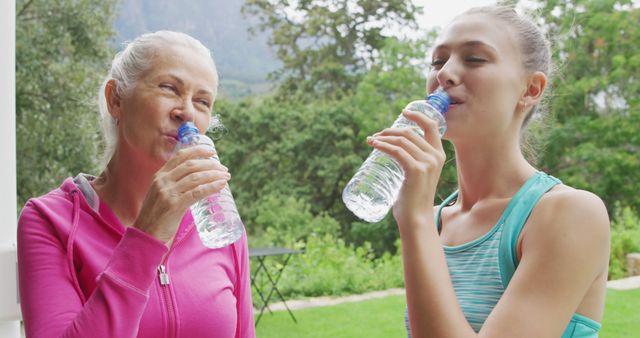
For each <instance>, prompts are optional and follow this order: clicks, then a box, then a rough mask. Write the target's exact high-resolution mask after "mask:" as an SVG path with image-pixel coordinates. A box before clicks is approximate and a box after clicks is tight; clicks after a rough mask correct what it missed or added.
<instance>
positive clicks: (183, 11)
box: [114, 0, 280, 98]
mask: <svg viewBox="0 0 640 338" xmlns="http://www.w3.org/2000/svg"><path fill="white" fill-rule="evenodd" d="M243 3H244V1H243V0H183V1H175V0H121V2H120V4H119V6H118V12H117V17H116V20H115V23H114V25H115V27H114V29H115V32H116V37H115V43H116V44H117V49H118V50H119V49H121V47H122V44H123V43H124V42H125V41H128V40H132V39H134V38H135V37H136V36H138V35H140V34H142V33H145V32H153V31H157V30H162V29H167V30H174V31H181V32H184V33H187V34H189V35H191V36H193V37H195V38H197V39H199V40H200V41H202V43H203V44H204V45H205V46H207V47H209V49H210V50H211V52H212V53H213V57H214V60H215V62H216V66H217V67H218V73H219V75H220V93H221V95H222V96H226V97H230V98H239V97H242V96H247V95H253V94H259V93H263V92H265V91H268V90H269V87H270V84H269V83H268V82H267V80H266V76H267V74H268V73H269V72H271V71H273V70H274V69H276V68H278V67H279V65H280V64H279V62H278V60H277V59H276V58H275V57H274V54H273V53H272V52H271V51H270V49H269V47H268V45H267V38H268V35H267V34H266V33H264V32H261V33H260V34H258V35H251V34H249V31H248V30H249V28H250V27H251V26H252V25H253V24H255V23H256V22H257V20H252V19H251V18H246V17H244V16H243V15H242V14H241V13H240V7H241V6H242V4H243Z"/></svg>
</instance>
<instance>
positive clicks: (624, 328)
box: [600, 289, 640, 338]
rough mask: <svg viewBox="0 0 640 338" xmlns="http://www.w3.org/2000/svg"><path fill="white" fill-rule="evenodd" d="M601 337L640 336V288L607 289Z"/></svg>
mask: <svg viewBox="0 0 640 338" xmlns="http://www.w3.org/2000/svg"><path fill="white" fill-rule="evenodd" d="M600 332H601V334H600V338H637V337H640V289H635V290H628V291H616V290H607V302H606V305H605V310H604V320H603V321H602V330H601V331H600Z"/></svg>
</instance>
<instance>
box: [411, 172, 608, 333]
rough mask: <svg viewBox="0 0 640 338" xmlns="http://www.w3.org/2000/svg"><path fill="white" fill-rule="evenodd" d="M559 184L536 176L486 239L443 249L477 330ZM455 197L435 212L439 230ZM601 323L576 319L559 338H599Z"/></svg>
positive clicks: (464, 307)
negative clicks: (533, 218) (526, 232)
mask: <svg viewBox="0 0 640 338" xmlns="http://www.w3.org/2000/svg"><path fill="white" fill-rule="evenodd" d="M559 183H560V180H558V179H557V178H555V177H552V176H550V175H547V174H545V173H543V172H536V173H535V174H534V175H533V176H531V177H530V178H529V179H528V180H527V181H526V182H525V184H524V185H523V186H522V187H521V188H520V189H519V190H518V192H516V194H515V195H514V196H513V197H512V198H511V201H510V202H509V204H508V205H507V208H506V209H505V211H504V212H503V214H502V215H501V216H500V219H499V220H498V222H497V223H496V225H494V226H493V228H491V230H489V231H488V232H487V233H486V234H484V235H483V236H481V237H480V238H477V239H475V240H473V241H471V242H468V243H465V244H462V245H459V246H443V249H444V253H445V257H446V260H447V265H448V267H449V273H450V275H451V281H452V284H453V288H454V290H455V293H456V298H457V299H458V303H459V304H460V307H461V309H462V312H463V313H464V315H465V318H466V319H467V321H468V322H469V324H470V325H471V327H472V328H473V329H474V331H476V332H478V331H480V328H481V327H482V325H483V324H484V321H485V320H486V319H487V317H488V316H489V314H490V313H491V311H492V310H493V308H494V307H495V305H496V304H497V303H498V300H500V297H501V296H502V294H503V293H504V290H505V289H506V288H507V285H509V282H510V281H511V277H512V276H513V274H514V273H515V270H516V267H517V266H518V260H517V255H516V246H517V241H518V237H519V236H520V232H521V231H522V227H523V226H524V224H525V223H526V221H527V219H528V218H529V215H530V214H531V211H532V210H533V208H534V207H535V205H536V203H537V202H538V201H539V200H540V198H541V197H542V195H544V193H546V192H547V191H549V190H550V189H551V188H552V187H553V186H555V185H556V184H559ZM457 197H458V192H454V193H453V194H451V195H450V196H449V197H447V198H446V199H445V200H444V201H443V202H442V204H440V206H439V207H438V211H437V213H436V219H435V221H436V224H437V225H438V227H440V213H441V210H442V208H443V207H445V206H447V205H449V204H451V203H452V202H453V201H455V200H456V198H457ZM405 322H406V324H407V325H406V326H407V333H408V336H409V337H411V333H410V332H409V325H408V315H405ZM600 327H601V325H600V323H598V322H596V321H594V320H592V319H590V318H587V317H585V316H582V315H579V314H577V313H576V314H574V315H573V316H572V318H571V321H570V322H569V325H568V326H567V328H566V329H565V331H564V333H563V334H562V337H561V338H597V337H598V332H599V331H600Z"/></svg>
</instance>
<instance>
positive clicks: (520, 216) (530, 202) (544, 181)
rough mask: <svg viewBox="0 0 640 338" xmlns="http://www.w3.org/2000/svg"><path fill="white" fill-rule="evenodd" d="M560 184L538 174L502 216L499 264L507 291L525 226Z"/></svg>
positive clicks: (555, 179)
mask: <svg viewBox="0 0 640 338" xmlns="http://www.w3.org/2000/svg"><path fill="white" fill-rule="evenodd" d="M560 183H562V182H561V181H560V180H559V179H557V178H555V177H553V176H551V175H547V174H546V173H544V172H541V171H538V172H536V173H535V174H534V175H533V176H531V177H530V178H529V179H528V180H527V181H526V182H525V184H524V185H523V186H522V187H521V188H520V190H518V192H517V193H516V194H515V195H514V196H513V198H512V199H511V201H510V202H509V205H508V206H507V208H506V209H505V211H504V213H503V214H502V217H501V218H500V221H499V222H500V223H502V224H503V229H502V235H501V236H502V237H501V238H500V247H499V250H498V264H499V266H500V278H501V279H502V285H503V286H504V288H505V289H506V288H507V285H509V282H510V281H511V277H513V274H514V273H515V271H516V267H517V266H518V259H517V257H518V256H517V253H516V247H517V243H518V237H519V236H520V233H521V232H522V228H523V226H524V224H525V223H526V222H527V219H529V215H531V212H532V211H533V208H534V207H535V206H536V204H537V203H538V201H539V200H540V198H541V197H542V195H544V194H545V193H546V192H547V191H549V190H550V189H551V188H553V187H554V186H555V185H557V184H560Z"/></svg>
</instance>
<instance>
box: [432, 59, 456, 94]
mask: <svg viewBox="0 0 640 338" xmlns="http://www.w3.org/2000/svg"><path fill="white" fill-rule="evenodd" d="M458 68H459V67H458V66H457V64H456V61H455V59H454V58H449V60H447V62H446V63H445V64H444V65H442V68H440V70H438V73H437V75H436V79H437V80H438V84H439V85H440V87H442V88H443V89H447V88H450V87H455V86H457V85H458V84H460V74H459V69H458Z"/></svg>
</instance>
